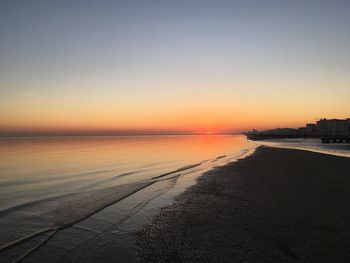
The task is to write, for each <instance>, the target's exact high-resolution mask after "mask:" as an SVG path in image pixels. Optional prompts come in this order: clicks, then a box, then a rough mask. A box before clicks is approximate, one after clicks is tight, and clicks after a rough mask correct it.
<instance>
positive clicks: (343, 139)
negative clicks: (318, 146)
mask: <svg viewBox="0 0 350 263" xmlns="http://www.w3.org/2000/svg"><path fill="white" fill-rule="evenodd" d="M245 134H246V135H247V137H248V139H250V140H264V139H279V138H320V139H321V140H322V142H323V143H350V118H347V119H343V120H341V119H329V120H327V119H320V120H319V121H317V122H316V123H309V124H306V126H305V127H300V128H298V129H293V128H278V129H272V130H266V131H257V130H253V131H250V132H247V133H245Z"/></svg>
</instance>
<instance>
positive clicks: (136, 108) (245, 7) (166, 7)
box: [0, 0, 350, 133]
mask: <svg viewBox="0 0 350 263" xmlns="http://www.w3.org/2000/svg"><path fill="white" fill-rule="evenodd" d="M349 47H350V1H339V0H335V1H322V0H319V1H316V0H309V1H301V0H296V1H285V0H282V1H281V0H266V1H252V0H248V1H247V0H245V1H243V0H241V1H193V0H186V1H182V0H179V1H168V0H162V1H160V0H159V1H151V0H150V1H78V0H73V1H43V0H36V1H32V0H27V1H18V0H11V1H1V2H0V133H11V132H26V131H31V132H33V131H41V132H42V131H44V132H45V131H47V132H48V131H97V130H104V131H112V130H119V131H123V130H127V131H195V132H206V131H213V132H219V131H241V130H246V129H252V128H258V129H265V128H272V127H283V126H291V127H296V126H301V125H303V124H305V123H306V122H314V121H315V120H316V119H319V118H321V117H327V118H345V117H350V103H349V98H350V74H349V72H350V48H349Z"/></svg>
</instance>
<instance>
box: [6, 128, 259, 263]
mask: <svg viewBox="0 0 350 263" xmlns="http://www.w3.org/2000/svg"><path fill="white" fill-rule="evenodd" d="M255 146H256V144H255V143H253V142H250V141H247V140H246V138H245V136H239V135H237V136H236V135H235V136H234V135H207V136H205V135H201V136H199V135H196V136H189V135H187V136H180V135H178V136H170V135H169V136H118V137H41V138H39V137H38V138H1V139H0V149H1V152H0V230H1V233H2V235H1V237H0V262H16V260H20V259H21V258H22V257H27V256H28V255H30V256H31V257H32V256H33V254H34V256H35V253H32V252H33V251H36V252H37V250H39V251H40V249H41V250H44V249H47V247H50V246H52V247H56V248H57V247H60V252H57V253H58V254H57V255H56V254H54V253H52V251H51V252H42V253H41V255H45V258H46V259H47V260H49V259H50V257H53V256H55V260H58V259H61V258H62V257H63V256H64V257H68V256H71V255H73V254H74V255H76V254H77V252H76V251H75V250H74V251H73V250H71V249H67V248H66V247H65V246H66V245H67V244H72V243H74V242H77V244H79V246H78V247H79V249H82V247H83V245H82V244H83V243H84V244H85V243H86V240H85V239H89V240H90V239H91V237H89V238H87V237H86V233H85V232H84V231H88V232H89V235H92V234H91V233H94V234H93V235H92V236H94V235H95V236H94V237H95V238H96V242H97V240H99V238H100V236H101V235H102V234H101V233H105V231H107V230H108V231H107V232H106V233H109V234H111V233H113V235H114V237H115V238H114V240H116V242H118V240H119V241H120V240H121V239H123V240H124V241H125V240H126V238H125V237H123V238H122V237H121V236H122V234H121V233H122V232H121V230H120V229H121V227H120V226H121V224H122V223H123V224H124V223H125V220H126V219H128V220H129V221H130V222H131V221H133V222H134V223H133V224H130V223H129V227H134V226H135V225H139V224H140V223H142V222H143V221H144V220H145V214H147V213H148V212H147V211H155V209H156V208H157V206H161V205H162V204H164V202H163V203H162V201H161V200H166V198H167V196H170V194H167V193H171V192H172V193H173V195H174V194H176V193H178V191H181V190H184V189H185V188H186V187H187V186H188V185H189V184H190V181H191V183H193V181H194V178H196V176H197V177H198V176H199V175H200V174H202V173H203V172H204V171H206V170H208V169H210V168H212V167H214V166H217V165H221V164H224V163H227V162H228V161H231V160H235V159H237V158H238V157H240V156H243V155H244V154H247V153H248V152H249V151H251V150H253V149H254V148H255ZM174 189H177V190H174ZM160 196H162V197H161V198H160ZM157 198H158V199H157ZM149 204H152V205H149ZM144 207H145V208H144ZM142 209H143V210H142ZM149 213H151V212H149ZM101 218H103V222H104V223H103V224H102V225H103V227H102V225H101V223H100V221H101V220H102V219H101ZM110 224H111V225H110ZM101 227H102V228H101ZM125 228H127V227H126V226H124V229H125ZM72 229H74V231H73V230H72ZM77 229H79V231H80V232H79V235H78V236H80V237H81V239H79V240H78V239H77V240H75V241H74V242H73V239H72V237H73V236H77ZM101 229H102V230H101ZM106 229H107V230H106ZM118 229H119V230H118ZM101 231H102V232H101ZM67 233H69V235H68V234H67ZM96 233H98V235H97V234H96ZM89 235H88V236H89ZM96 235H97V236H99V238H97V237H96ZM118 235H119V236H118ZM102 236H104V237H106V236H108V235H105V234H103V235H102ZM117 236H118V237H117ZM63 237H66V238H67V237H69V238H68V239H67V240H66V241H64V238H63ZM49 239H50V242H48V244H47V245H45V246H44V248H42V246H41V245H42V244H44V243H45V242H46V241H47V240H49ZM57 240H59V241H57ZM82 240H84V241H82ZM109 240H112V239H109ZM97 243H98V242H97ZM124 243H125V242H124ZM52 244H53V245H52ZM39 247H40V249H38V248H39ZM92 247H93V246H92V245H90V246H89V248H88V249H85V250H84V249H82V250H83V252H81V253H80V256H82V255H88V253H87V252H88V250H89V251H90V252H91V251H93V249H92ZM94 247H95V248H97V247H98V245H96V246H94ZM128 249H129V248H128ZM69 251H70V252H69ZM113 251H116V248H114V249H113ZM125 251H126V250H125V249H124V250H121V252H120V253H121V254H122V253H124V252H125ZM68 252H69V253H68ZM73 252H74V253H73ZM114 254H116V253H114ZM1 258H2V259H1ZM90 259H91V257H89V259H86V260H90ZM124 259H125V257H124V258H123V260H124ZM40 260H41V261H42V260H43V259H40ZM50 260H51V259H50ZM67 260H68V261H69V260H71V258H69V259H67ZM42 262H44V261H42Z"/></svg>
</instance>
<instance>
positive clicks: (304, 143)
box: [258, 138, 350, 157]
mask: <svg viewBox="0 0 350 263" xmlns="http://www.w3.org/2000/svg"><path fill="white" fill-rule="evenodd" d="M258 144H260V145H267V146H274V147H282V148H289V149H299V150H307V151H311V152H318V153H325V154H331V155H336V156H344V157H350V144H349V143H322V142H321V140H320V139H311V138H305V139H304V138H296V139H274V140H264V141H259V142H258Z"/></svg>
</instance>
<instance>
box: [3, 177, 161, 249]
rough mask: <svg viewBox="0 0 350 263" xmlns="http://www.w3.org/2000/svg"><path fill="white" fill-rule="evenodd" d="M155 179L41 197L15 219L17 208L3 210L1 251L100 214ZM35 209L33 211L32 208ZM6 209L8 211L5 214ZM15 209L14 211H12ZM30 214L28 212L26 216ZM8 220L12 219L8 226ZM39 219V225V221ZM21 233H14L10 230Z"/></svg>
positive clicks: (24, 207)
mask: <svg viewBox="0 0 350 263" xmlns="http://www.w3.org/2000/svg"><path fill="white" fill-rule="evenodd" d="M153 183H154V181H144V182H138V183H132V184H123V185H118V186H114V187H108V188H105V189H99V190H91V191H86V192H83V193H80V194H76V195H69V196H65V197H61V198H57V197H53V198H52V199H49V200H45V201H44V200H38V201H37V202H36V203H35V204H37V205H35V207H34V208H33V207H32V206H33V203H32V204H31V205H30V204H22V206H21V214H22V215H25V216H24V217H22V218H21V221H19V222H16V218H17V217H16V214H17V213H16V212H17V209H18V206H17V207H16V208H12V209H8V210H7V211H3V214H2V220H1V221H2V222H0V229H1V233H2V235H1V236H0V251H2V250H3V249H5V248H6V247H8V246H11V244H18V243H19V242H22V241H23V240H27V239H29V238H32V237H34V236H36V235H37V234H38V233H42V232H45V231H48V230H54V229H61V228H65V227H67V226H70V225H72V224H74V223H76V222H79V221H81V220H84V219H86V218H87V217H89V216H91V215H93V214H95V213H98V212H99V211H101V210H102V209H104V208H106V207H107V206H109V205H111V204H113V203H116V202H118V201H120V200H122V199H125V198H126V197H128V196H130V195H132V194H134V193H136V192H138V191H140V190H141V189H143V188H145V187H147V186H150V185H151V184H153ZM34 210H35V211H36V213H35V212H33V211H34ZM5 212H6V213H5ZM10 212H14V213H10ZM26 214H27V215H26ZM8 222H12V223H11V224H10V225H8V224H7V223H8ZM36 222H40V224H36ZM13 232H16V233H19V234H18V235H16V236H13V235H12V234H11V233H13Z"/></svg>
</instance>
